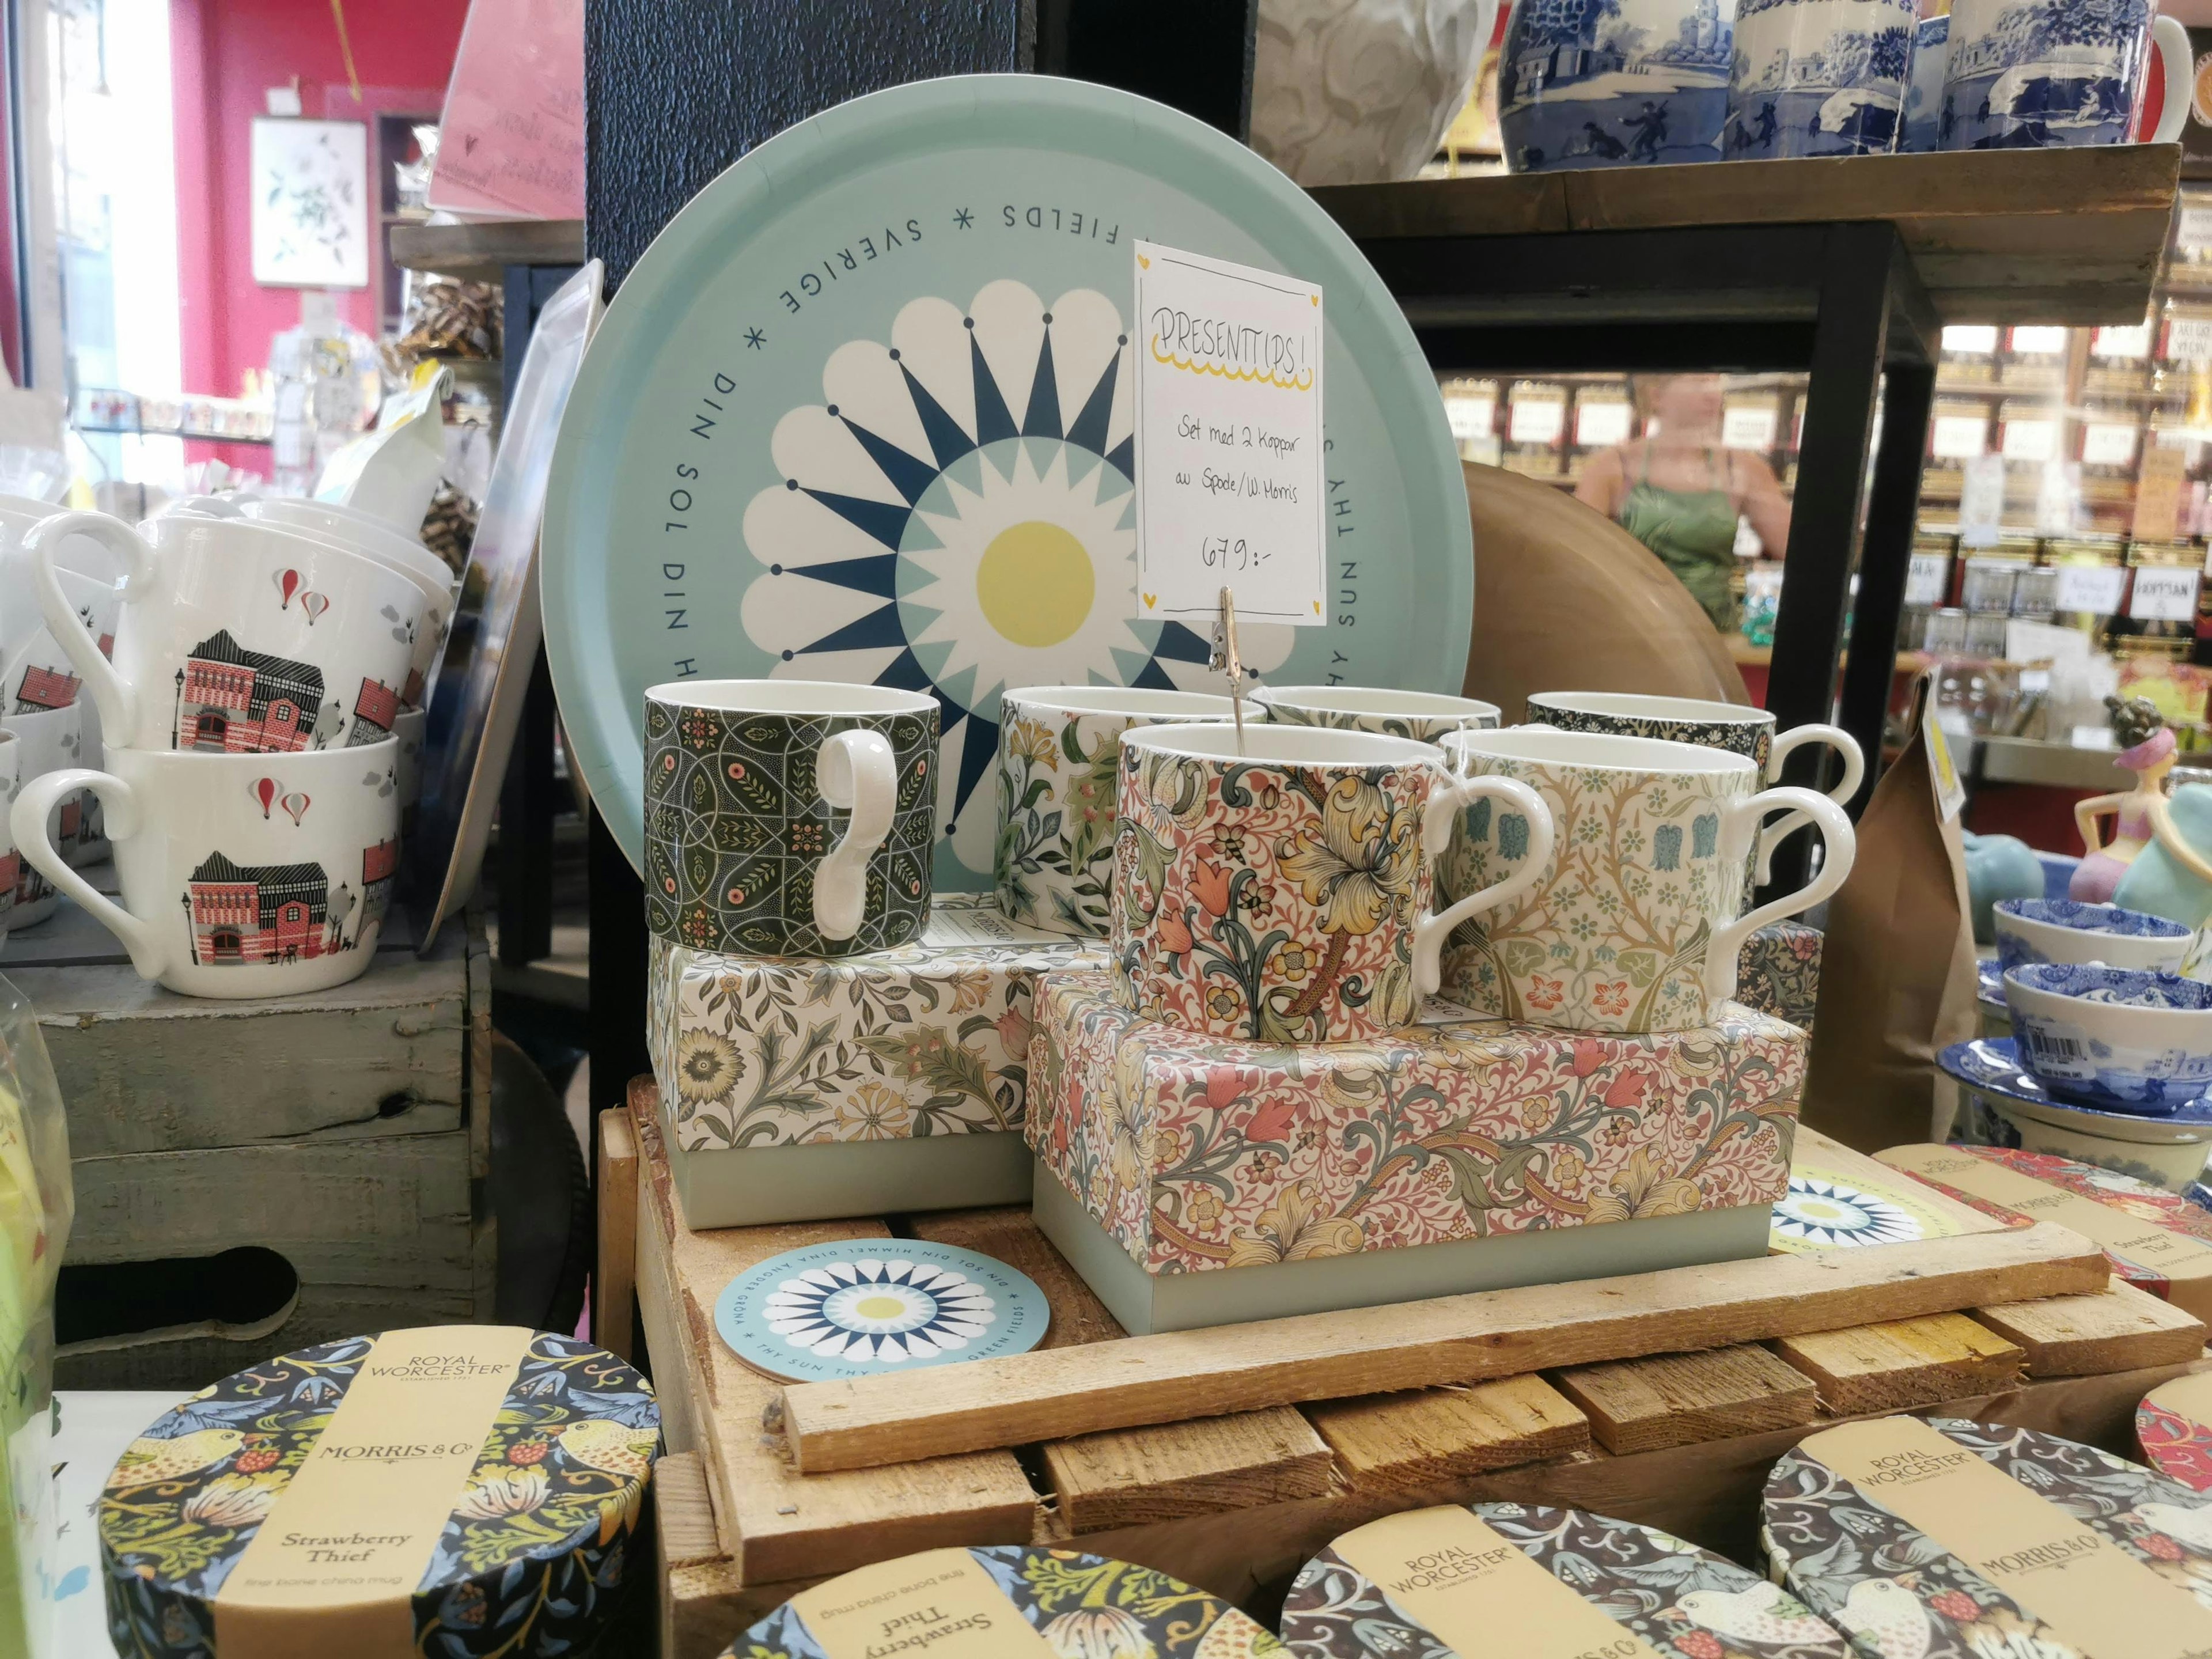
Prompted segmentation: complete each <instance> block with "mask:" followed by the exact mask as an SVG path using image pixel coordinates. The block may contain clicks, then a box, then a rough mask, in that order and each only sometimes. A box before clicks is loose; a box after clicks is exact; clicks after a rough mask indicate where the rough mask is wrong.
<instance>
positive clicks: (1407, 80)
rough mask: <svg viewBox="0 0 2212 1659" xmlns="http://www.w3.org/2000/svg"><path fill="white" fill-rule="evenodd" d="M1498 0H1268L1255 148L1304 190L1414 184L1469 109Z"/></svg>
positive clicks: (1256, 60)
mask: <svg viewBox="0 0 2212 1659" xmlns="http://www.w3.org/2000/svg"><path fill="white" fill-rule="evenodd" d="M1497 17H1498V0H1473V3H1471V4H1469V3H1462V0H1349V3H1347V0H1261V6H1260V22H1259V28H1258V31H1257V33H1256V34H1255V37H1254V40H1253V45H1252V148H1253V149H1255V150H1257V151H1258V152H1259V153H1260V154H1261V155H1264V156H1266V157H1267V160H1269V161H1273V163H1274V164H1275V165H1276V166H1277V167H1280V168H1282V170H1283V171H1284V172H1285V173H1289V174H1290V175H1291V178H1292V179H1296V180H1297V182H1298V183H1299V184H1301V185H1361V184H1370V183H1374V182H1376V181H1378V180H1382V179H1411V178H1412V177H1413V175H1414V174H1416V173H1419V171H1420V170H1421V167H1422V165H1423V163H1425V162H1426V161H1429V160H1430V159H1431V158H1432V157H1433V156H1434V155H1436V153H1437V146H1438V145H1439V144H1440V143H1443V135H1444V129H1445V128H1447V127H1449V125H1451V122H1452V118H1453V117H1454V116H1455V115H1457V114H1458V113H1459V112H1460V111H1461V110H1462V109H1463V108H1465V107H1466V106H1467V99H1468V92H1469V91H1470V90H1471V89H1472V88H1473V87H1474V76H1475V71H1476V70H1479V69H1480V68H1481V66H1482V54H1483V52H1485V51H1486V50H1487V49H1488V47H1489V46H1490V33H1491V26H1492V24H1493V23H1494V22H1495V21H1497Z"/></svg>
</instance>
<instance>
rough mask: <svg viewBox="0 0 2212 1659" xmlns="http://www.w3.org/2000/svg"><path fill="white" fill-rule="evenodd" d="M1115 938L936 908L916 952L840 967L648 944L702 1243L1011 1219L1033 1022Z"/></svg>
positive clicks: (986, 906) (1017, 1198)
mask: <svg viewBox="0 0 2212 1659" xmlns="http://www.w3.org/2000/svg"><path fill="white" fill-rule="evenodd" d="M1105 963H1106V947H1105V942H1104V941H1103V939H1073V938H1069V937H1067V936H1066V935H1064V934H1060V933H1044V932H1042V931H1041V930H1039V929H1037V928H1034V927H1023V926H1021V925H1019V924H1018V923H1015V922H1011V921H1007V920H1006V917H1005V916H1004V915H1002V914H1001V913H1000V909H999V906H998V902H997V901H996V900H995V899H994V898H993V897H992V896H989V895H988V894H982V893H940V894H939V895H938V896H937V899H936V902H935V904H934V905H933V908H932V909H931V913H930V919H929V921H928V924H927V927H925V928H924V930H923V932H922V935H921V938H920V939H916V940H915V941H914V942H913V943H911V944H908V945H898V946H896V947H894V948H892V949H890V950H885V951H870V952H867V953H866V954H863V955H860V956H852V957H838V958H836V959H835V960H829V959H820V958H813V957H744V956H728V955H723V954H720V953H718V952H715V951H693V950H690V949H687V948H685V947H684V946H682V945H674V944H671V943H670V942H668V941H667V940H665V939H654V940H653V953H652V963H651V981H650V983H649V985H648V986H647V998H646V1006H647V1043H648V1046H649V1048H650V1049H651V1052H652V1055H653V1076H654V1078H655V1079H656V1080H657V1081H658V1082H659V1085H660V1115H661V1123H662V1127H663V1129H664V1131H665V1144H666V1146H667V1148H668V1158H669V1164H670V1166H671V1171H672V1173H673V1174H674V1176H675V1179H676V1186H677V1192H678V1195H679V1197H680V1198H681V1199H682V1200H683V1204H684V1219H685V1220H686V1221H687V1222H689V1223H690V1225H692V1226H694V1227H735V1226H750V1225H760V1224H764V1223H768V1222H774V1221H802V1220H823V1219H827V1218H831V1217H836V1216H880V1215H884V1214H888V1213H890V1212H902V1211H908V1210H917V1209H945V1208H951V1207H954V1206H968V1205H977V1204H1019V1203H1024V1202H1026V1201H1027V1200H1028V1199H1029V1195H1030V1155H1029V1151H1028V1148H1027V1147H1026V1146H1025V1145H1024V1141H1023V1139H1022V1129H1023V1125H1024V1121H1025V1120H1026V1117H1027V1113H1028V1107H1029V1060H1030V1014H1031V1011H1032V1008H1033V1006H1034V1000H1035V994H1036V983H1037V981H1038V979H1039V977H1040V976H1041V975H1043V974H1044V973H1045V971H1046V970H1047V969H1054V968H1082V967H1093V968H1103V967H1104V966H1105Z"/></svg>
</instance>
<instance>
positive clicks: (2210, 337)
mask: <svg viewBox="0 0 2212 1659" xmlns="http://www.w3.org/2000/svg"><path fill="white" fill-rule="evenodd" d="M2166 361H2167V362H2175V363H2203V362H2212V317H2175V318H2172V319H2169V320H2168V321H2167V323H2166Z"/></svg>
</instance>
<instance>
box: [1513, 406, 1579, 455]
mask: <svg viewBox="0 0 2212 1659" xmlns="http://www.w3.org/2000/svg"><path fill="white" fill-rule="evenodd" d="M1566 429H1567V404H1566V400H1565V398H1514V399H1513V401H1512V403H1511V404H1510V405H1508V409H1507V413H1506V416H1505V435H1506V436H1507V437H1509V438H1510V439H1511V440H1512V441H1514V442H1515V443H1516V444H1555V443H1557V442H1559V435H1560V434H1561V433H1562V432H1565V430H1566Z"/></svg>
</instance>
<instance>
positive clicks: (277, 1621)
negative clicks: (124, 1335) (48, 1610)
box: [100, 1325, 660, 1659]
mask: <svg viewBox="0 0 2212 1659" xmlns="http://www.w3.org/2000/svg"><path fill="white" fill-rule="evenodd" d="M659 1439H660V1413H659V1407H658V1406H657V1405H656V1404H655V1403H654V1401H653V1390H652V1387H651V1385H650V1384H648V1383H647V1382H646V1381H645V1380H644V1379H643V1378H642V1377H641V1376H639V1375H638V1374H637V1373H636V1372H635V1371H634V1370H631V1369H630V1368H629V1366H628V1365H625V1364H623V1363H622V1362H621V1361H620V1360H618V1359H617V1358H615V1357H614V1356H613V1355H611V1354H609V1353H605V1352H601V1351H600V1350H599V1349H597V1348H594V1347H592V1346H590V1345H589V1344H588V1343H585V1342H580V1341H578V1340H574V1339H573V1338H569V1337H564V1336H556V1335H552V1334H548V1333H544V1332H536V1333H533V1332H531V1331H528V1330H524V1329H520V1328H515V1327H503V1326H474V1325H469V1326H433V1327H428V1328H421V1329H416V1330H401V1331H386V1332H385V1333H383V1334H380V1335H376V1336H360V1337H348V1338H345V1339H343V1340H338V1341H335V1342H325V1343H321V1344H319V1345H318V1346H314V1347H311V1348H303V1349H301V1350H300V1351H299V1352H295V1353H289V1354H284V1355H282V1356H280V1357H278V1358H274V1359H271V1360H269V1361H267V1362H265V1363H264V1364H259V1365H256V1366H252V1367H251V1368H249V1369H247V1370H242V1371H240V1372H238V1373H237V1374H236V1375H235V1376H228V1377H225V1378H224V1379H223V1380H222V1382H220V1383H216V1384H215V1385H214V1386H213V1387H211V1388H208V1389H203V1390H201V1392H200V1393H198V1394H197V1395H194V1396H192V1398H191V1399H190V1400H188V1401H185V1403H184V1404H182V1405H180V1406H179V1407H176V1408H174V1409H173V1410H172V1411H169V1412H167V1413H164V1414H163V1415H162V1416H161V1417H160V1418H159V1419H156V1420H155V1422H154V1424H153V1425H152V1426H151V1427H149V1429H148V1430H147V1431H146V1432H145V1433H144V1434H143V1435H142V1436H140V1437H138V1438H137V1440H135V1441H133V1442H132V1443H131V1446H130V1449H128V1450H127V1451H125V1453H124V1455H123V1456H122V1458H121V1459H120V1460H119V1461H118V1462H117V1464H116V1466H115V1468H114V1469H113V1471H112V1473H111V1474H109V1475H108V1477H107V1481H106V1492H105V1493H104V1495H103V1497H102V1498H101V1500H100V1560H101V1564H102V1565H103V1567H104V1568H105V1570H106V1593H107V1604H108V1613H109V1624H110V1626H111V1627H112V1628H113V1629H115V1630H117V1631H118V1632H124V1633H126V1634H127V1636H128V1638H129V1640H130V1642H131V1643H132V1644H135V1645H134V1646H132V1647H131V1651H132V1652H134V1653H137V1654H139V1655H159V1656H163V1659H187V1656H190V1659H201V1656H209V1659H212V1656H217V1655H220V1656H222V1659H279V1656H284V1659H297V1656H299V1655H301V1654H305V1653H313V1652H322V1653H329V1654H333V1655H335V1654H343V1655H345V1656H347V1659H387V1656H388V1659H408V1656H411V1655H422V1654H434V1655H437V1656H439V1659H493V1656H499V1659H521V1656H535V1655H547V1656H550V1655H555V1654H567V1653H571V1652H574V1651H576V1650H580V1649H581V1648H583V1647H585V1646H586V1645H587V1644H588V1643H589V1642H590V1640H591V1639H592V1638H594V1637H595V1636H596V1635H597V1633H598V1632H599V1628H600V1627H601V1626H603V1625H604V1623H605V1620H606V1618H607V1617H608V1615H609V1614H610V1613H611V1611H612V1609H613V1607H614V1604H615V1601H616V1594H617V1591H618V1590H619V1589H621V1587H622V1585H623V1582H624V1578H625V1576H626V1574H627V1572H628V1571H629V1569H630V1567H631V1566H632V1565H633V1564H631V1563H630V1562H629V1561H628V1559H626V1557H627V1552H628V1547H629V1544H630V1542H631V1540H632V1536H633V1534H634V1531H635V1527H636V1524H637V1519H638V1515H639V1512H640V1510H641V1507H642V1504H643V1502H644V1497H645V1489H646V1484H647V1480H648V1479H649V1477H650V1474H651V1471H652V1467H653V1458H654V1456H655V1455H656V1453H657V1450H658V1448H659Z"/></svg>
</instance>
